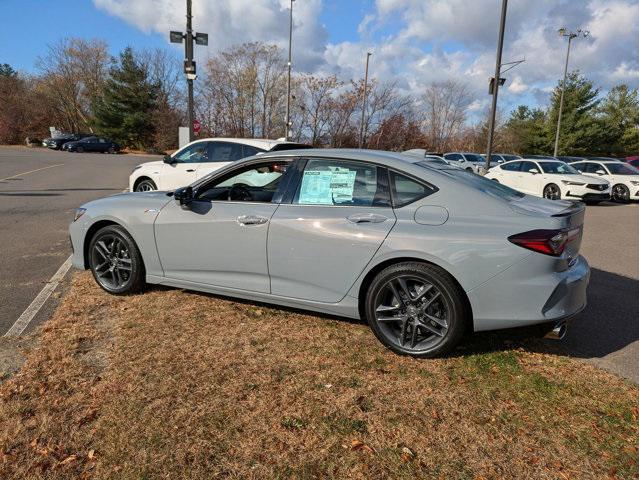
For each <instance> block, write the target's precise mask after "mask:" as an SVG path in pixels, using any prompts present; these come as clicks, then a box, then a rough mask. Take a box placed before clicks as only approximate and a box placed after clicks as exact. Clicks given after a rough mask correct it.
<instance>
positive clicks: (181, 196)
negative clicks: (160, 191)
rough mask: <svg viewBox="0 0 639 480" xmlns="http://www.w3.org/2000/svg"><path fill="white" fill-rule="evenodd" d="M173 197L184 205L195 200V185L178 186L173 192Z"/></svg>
mask: <svg viewBox="0 0 639 480" xmlns="http://www.w3.org/2000/svg"><path fill="white" fill-rule="evenodd" d="M173 198H174V199H175V201H176V202H178V203H179V204H180V205H181V206H183V207H184V206H186V205H188V204H189V203H191V202H192V201H193V187H190V186H189V187H182V188H178V189H177V190H176V191H175V192H173Z"/></svg>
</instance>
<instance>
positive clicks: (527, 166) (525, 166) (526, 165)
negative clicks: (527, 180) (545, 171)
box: [521, 162, 541, 173]
mask: <svg viewBox="0 0 639 480" xmlns="http://www.w3.org/2000/svg"><path fill="white" fill-rule="evenodd" d="M533 168H534V169H535V170H537V172H539V168H538V167H537V165H536V164H535V163H534V162H521V171H522V172H525V173H530V171H531V170H532V169H533ZM539 173H541V172H539Z"/></svg>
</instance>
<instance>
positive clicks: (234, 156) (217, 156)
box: [206, 142, 244, 162]
mask: <svg viewBox="0 0 639 480" xmlns="http://www.w3.org/2000/svg"><path fill="white" fill-rule="evenodd" d="M242 147H243V145H242V144H241V143H231V142H210V144H209V156H208V160H206V161H207V162H234V161H235V160H240V159H241V158H244V154H243V152H242Z"/></svg>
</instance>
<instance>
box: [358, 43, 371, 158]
mask: <svg viewBox="0 0 639 480" xmlns="http://www.w3.org/2000/svg"><path fill="white" fill-rule="evenodd" d="M371 55H372V53H371V52H366V73H365V74H364V93H363V97H364V98H363V99H362V121H361V123H360V126H359V148H364V117H365V116H366V95H367V94H368V61H369V59H370V58H371Z"/></svg>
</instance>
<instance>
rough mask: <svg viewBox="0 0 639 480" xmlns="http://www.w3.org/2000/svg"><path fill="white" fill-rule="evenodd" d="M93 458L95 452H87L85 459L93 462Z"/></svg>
mask: <svg viewBox="0 0 639 480" xmlns="http://www.w3.org/2000/svg"><path fill="white" fill-rule="evenodd" d="M94 456H95V450H93V449H91V450H89V453H87V458H88V459H89V460H93V457H94Z"/></svg>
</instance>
